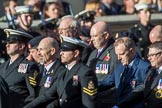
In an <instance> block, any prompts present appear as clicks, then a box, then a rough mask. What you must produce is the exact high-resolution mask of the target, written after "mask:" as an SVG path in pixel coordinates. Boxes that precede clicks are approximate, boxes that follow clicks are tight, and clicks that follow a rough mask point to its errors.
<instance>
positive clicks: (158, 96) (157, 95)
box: [155, 90, 162, 99]
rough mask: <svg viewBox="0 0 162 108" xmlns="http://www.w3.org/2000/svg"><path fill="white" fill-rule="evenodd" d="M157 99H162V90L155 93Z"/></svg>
mask: <svg viewBox="0 0 162 108" xmlns="http://www.w3.org/2000/svg"><path fill="white" fill-rule="evenodd" d="M155 97H156V98H158V99H160V98H162V90H157V91H156V93H155Z"/></svg>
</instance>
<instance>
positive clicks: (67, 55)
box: [60, 51, 75, 64]
mask: <svg viewBox="0 0 162 108" xmlns="http://www.w3.org/2000/svg"><path fill="white" fill-rule="evenodd" d="M60 55H61V62H62V63H64V64H70V63H71V62H72V61H73V60H74V59H75V53H74V51H61V52H60Z"/></svg>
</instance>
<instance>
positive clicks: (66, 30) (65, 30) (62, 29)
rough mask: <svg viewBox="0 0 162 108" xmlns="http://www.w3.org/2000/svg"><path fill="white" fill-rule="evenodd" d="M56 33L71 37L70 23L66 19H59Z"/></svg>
mask: <svg viewBox="0 0 162 108" xmlns="http://www.w3.org/2000/svg"><path fill="white" fill-rule="evenodd" d="M58 33H59V35H61V36H69V37H73V30H72V29H71V28H70V24H69V23H68V22H67V21H61V23H60V25H59V27H58Z"/></svg>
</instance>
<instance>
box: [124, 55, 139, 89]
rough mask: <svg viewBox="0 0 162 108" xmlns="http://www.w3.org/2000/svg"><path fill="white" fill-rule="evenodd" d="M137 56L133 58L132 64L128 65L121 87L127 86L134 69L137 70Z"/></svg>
mask: <svg viewBox="0 0 162 108" xmlns="http://www.w3.org/2000/svg"><path fill="white" fill-rule="evenodd" d="M139 60H140V59H139V57H138V56H137V57H136V58H135V59H134V63H133V65H132V66H131V67H130V69H129V71H128V73H127V74H126V76H125V77H126V78H127V79H126V80H125V83H124V85H123V89H124V88H125V87H126V86H127V84H128V83H129V82H130V80H131V79H132V77H133V76H134V74H135V72H136V70H137V65H138V64H139Z"/></svg>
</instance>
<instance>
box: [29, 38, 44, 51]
mask: <svg viewBox="0 0 162 108" xmlns="http://www.w3.org/2000/svg"><path fill="white" fill-rule="evenodd" d="M43 38H44V36H37V37H34V38H33V39H31V40H30V41H29V42H28V48H29V49H36V48H37V47H38V45H39V42H40V41H41V40H42V39H43Z"/></svg>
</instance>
